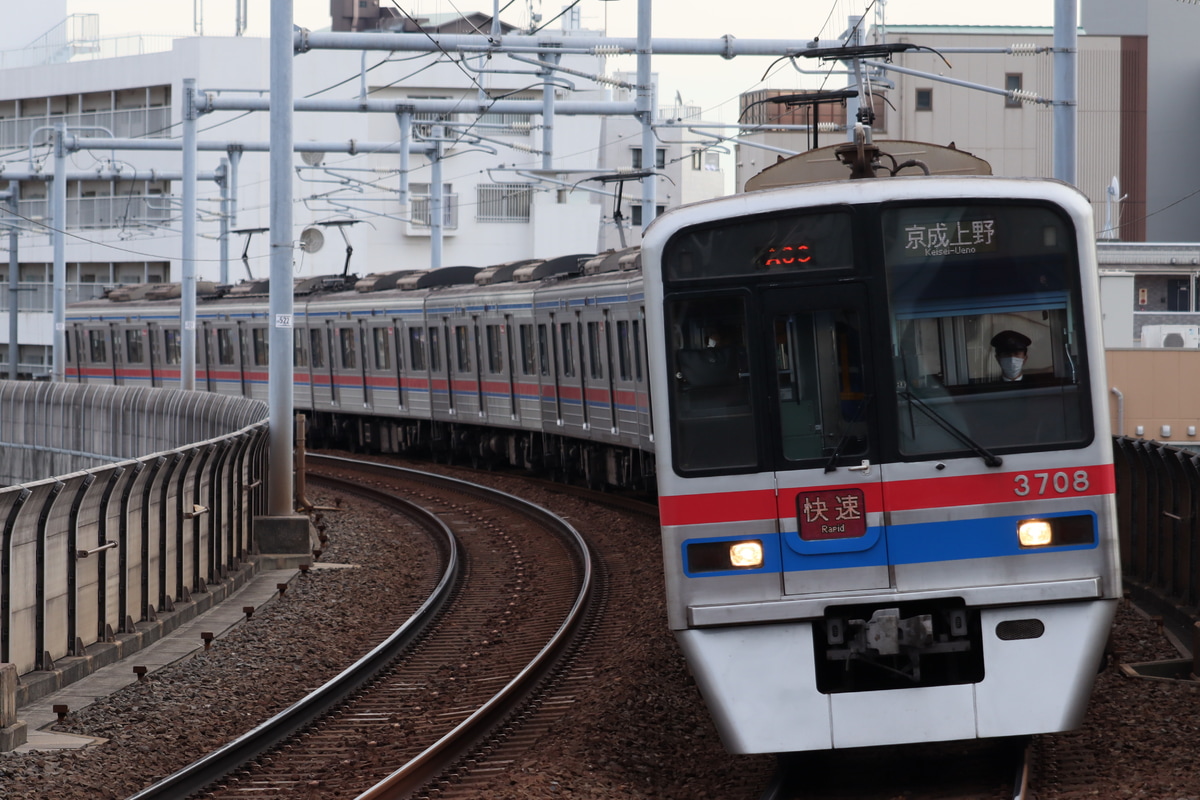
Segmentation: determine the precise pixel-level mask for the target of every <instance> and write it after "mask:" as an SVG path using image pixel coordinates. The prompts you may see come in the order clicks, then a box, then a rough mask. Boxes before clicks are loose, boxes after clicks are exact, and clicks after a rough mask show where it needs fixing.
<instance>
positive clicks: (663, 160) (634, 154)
mask: <svg viewBox="0 0 1200 800" xmlns="http://www.w3.org/2000/svg"><path fill="white" fill-rule="evenodd" d="M629 152H630V156H631V159H632V163H633V168H634V169H641V168H642V148H640V147H631V148H629ZM665 166H667V151H666V148H663V147H658V148H655V150H654V168H655V169H662V168H664V167H665Z"/></svg>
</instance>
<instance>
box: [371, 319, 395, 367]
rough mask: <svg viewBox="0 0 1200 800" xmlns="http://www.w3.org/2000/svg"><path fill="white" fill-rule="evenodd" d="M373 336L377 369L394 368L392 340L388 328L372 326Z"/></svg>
mask: <svg viewBox="0 0 1200 800" xmlns="http://www.w3.org/2000/svg"><path fill="white" fill-rule="evenodd" d="M371 338H372V340H373V343H374V345H375V369H391V368H392V340H391V337H390V336H389V335H388V329H387V328H372V329H371Z"/></svg>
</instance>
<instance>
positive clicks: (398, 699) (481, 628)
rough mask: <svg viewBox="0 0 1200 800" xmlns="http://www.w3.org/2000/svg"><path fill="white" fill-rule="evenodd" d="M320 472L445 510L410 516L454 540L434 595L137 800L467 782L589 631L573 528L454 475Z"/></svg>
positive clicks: (347, 465) (587, 567)
mask: <svg viewBox="0 0 1200 800" xmlns="http://www.w3.org/2000/svg"><path fill="white" fill-rule="evenodd" d="M309 467H310V477H318V478H319V479H320V480H322V481H325V482H327V483H329V484H330V485H331V486H336V488H337V491H339V492H343V493H352V494H355V495H358V496H362V497H364V498H368V499H370V500H371V501H373V502H385V503H388V504H389V505H392V506H395V505H397V504H402V501H401V500H400V498H399V497H398V494H399V493H401V492H403V493H405V494H406V495H408V496H409V497H411V498H415V500H416V502H417V503H419V505H420V506H423V507H426V508H428V509H430V510H431V511H434V512H436V519H437V521H435V520H434V519H433V518H431V517H430V516H429V515H428V514H421V513H420V512H418V511H416V510H413V509H412V508H410V509H409V511H408V512H406V513H411V514H415V515H417V517H418V518H420V519H422V520H423V521H422V525H424V526H426V527H427V528H430V529H437V530H438V531H439V536H440V538H441V539H442V541H443V542H444V545H443V548H442V549H443V565H442V570H441V576H442V577H441V579H440V580H439V582H438V585H437V589H436V591H434V592H433V593H432V594H431V596H430V599H429V600H428V601H427V602H426V603H425V605H424V606H422V608H421V610H420V611H419V612H418V614H417V615H415V616H414V617H413V618H412V619H411V620H407V621H405V622H403V623H402V624H400V625H399V627H398V628H397V629H396V631H395V632H394V633H393V634H392V635H390V636H388V637H387V639H386V641H384V642H383V643H381V644H380V645H378V646H377V647H376V648H375V649H373V650H372V651H371V652H370V653H369V654H368V655H367V656H365V657H363V658H362V659H360V661H359V662H357V663H356V664H355V665H353V666H352V667H350V668H348V669H347V670H346V671H344V672H343V673H342V674H341V675H339V676H338V677H337V678H335V679H334V680H331V681H330V682H329V683H327V684H326V685H325V686H322V687H321V688H320V689H318V690H317V691H315V692H314V693H313V694H311V695H309V696H308V697H306V698H305V699H304V700H303V701H301V702H299V703H296V704H295V705H294V706H292V707H291V708H289V709H287V710H285V711H284V712H282V713H281V714H279V715H277V716H276V717H275V718H273V719H272V720H270V721H268V722H267V723H264V724H263V725H260V726H259V727H258V728H256V729H254V730H253V731H251V732H250V733H248V734H246V735H245V736H243V737H241V738H240V739H238V740H236V741H234V742H231V743H230V744H228V745H226V746H225V747H223V748H221V749H220V750H218V751H216V752H214V753H213V754H211V755H210V756H208V757H206V758H205V759H203V760H201V761H199V762H197V763H195V764H193V765H191V766H189V767H188V768H186V769H184V770H181V771H180V772H178V773H176V774H174V775H171V776H168V777H167V778H165V779H163V780H162V781H159V782H158V783H156V784H155V785H154V786H151V787H149V788H148V789H146V790H144V791H142V792H140V793H138V794H137V795H135V797H136V798H138V799H139V800H146V799H148V798H166V797H172V798H177V797H182V796H187V795H190V794H194V793H196V792H199V791H201V790H203V792H204V794H203V796H204V797H206V798H209V797H211V798H224V797H238V798H248V797H249V798H252V797H257V796H262V797H267V796H270V797H279V796H280V795H281V793H282V794H283V795H284V796H289V797H321V798H334V797H364V798H387V797H402V796H411V795H413V794H414V793H415V792H418V791H419V790H420V789H421V788H422V787H423V786H425V785H427V784H431V785H433V786H434V787H435V788H436V785H437V784H436V781H437V779H438V778H439V776H441V775H442V774H443V773H446V772H447V771H448V769H449V767H450V765H453V764H456V763H457V764H459V766H458V768H457V770H456V771H455V772H454V773H453V774H449V775H448V777H446V778H445V779H443V783H447V782H451V781H461V779H462V776H463V775H464V773H465V772H467V771H469V770H470V769H472V768H473V769H476V770H480V769H482V767H481V764H483V763H485V762H486V761H487V760H488V758H489V757H490V754H493V753H495V752H497V750H502V749H503V742H505V741H511V740H512V739H513V738H514V732H515V731H516V728H517V727H518V726H519V725H520V723H521V722H522V720H523V719H525V718H528V717H530V716H535V715H534V714H533V713H532V712H531V711H530V710H529V709H531V708H535V707H536V706H537V705H538V704H539V700H540V699H542V698H541V697H540V696H539V694H538V689H539V685H540V684H542V682H543V681H545V680H546V679H547V678H548V677H550V676H551V675H552V673H553V671H554V669H555V668H556V666H559V665H561V663H562V659H563V658H564V657H566V656H567V655H568V654H569V652H570V651H571V649H572V647H573V646H575V644H577V640H576V639H575V638H574V637H576V636H578V635H579V634H580V633H581V632H583V633H586V631H587V630H588V628H589V624H590V623H589V615H590V614H593V613H594V606H595V603H594V601H593V595H594V580H593V579H594V573H593V570H592V566H591V561H590V556H589V554H588V552H587V547H586V545H585V544H584V542H583V541H582V539H581V538H580V537H579V535H578V534H577V533H576V532H575V531H574V529H573V528H571V526H570V525H569V524H567V523H566V522H564V521H562V520H560V519H558V518H556V517H554V516H553V515H551V514H549V513H548V512H545V511H543V510H541V509H538V508H536V507H533V506H530V505H529V504H526V503H524V502H523V501H521V500H519V499H518V498H515V497H513V496H511V495H505V494H503V493H501V492H496V491H495V490H490V489H487V488H486V487H480V486H474V485H470V484H467V483H465V482H462V481H457V480H454V479H447V478H442V477H440V476H432V475H427V474H419V473H415V472H412V471H408V470H400V469H397V468H394V467H387V466H382V465H372V464H364V463H361V462H353V461H349V460H346V459H337V458H332V457H317V456H311V455H310V457H309ZM485 498H486V499H485ZM403 504H404V505H408V506H411V505H412V504H411V502H410V503H403ZM386 608H387V603H386V599H384V598H381V605H380V608H379V609H365V610H364V611H366V613H379V614H380V615H381V617H385V616H386ZM542 705H543V707H544V705H545V704H544V702H543V703H542ZM522 708H524V709H525V710H524V711H522ZM489 735H490V738H489ZM498 743H499V744H498ZM473 754H474V755H473ZM223 775H224V776H227V777H225V778H223V779H222V780H221V781H220V782H219V783H216V784H214V780H215V779H216V778H218V777H219V776H223ZM431 782H432V783H431Z"/></svg>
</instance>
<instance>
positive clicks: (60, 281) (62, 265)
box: [50, 122, 67, 383]
mask: <svg viewBox="0 0 1200 800" xmlns="http://www.w3.org/2000/svg"><path fill="white" fill-rule="evenodd" d="M66 135H67V126H66V123H64V122H60V123H58V125H56V126H55V127H54V181H53V182H52V183H51V185H50V188H51V191H52V192H53V193H54V197H53V198H52V200H53V205H52V211H51V215H52V216H53V217H54V229H53V231H52V232H51V236H52V237H53V239H54V279H53V283H54V349H53V353H52V354H51V357H50V380H51V381H53V382H55V383H62V382H63V379H64V377H65V372H64V368H65V364H64V359H65V357H66V352H67V351H66V346H67V249H66V248H67V243H66V235H67V233H66V231H67V148H66V146H65V143H64V141H63V139H64V137H66Z"/></svg>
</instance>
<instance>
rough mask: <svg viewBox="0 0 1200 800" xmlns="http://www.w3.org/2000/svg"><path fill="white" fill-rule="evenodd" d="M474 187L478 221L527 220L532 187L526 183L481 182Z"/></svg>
mask: <svg viewBox="0 0 1200 800" xmlns="http://www.w3.org/2000/svg"><path fill="white" fill-rule="evenodd" d="M475 188H476V206H475V219H477V220H479V221H480V222H528V221H529V206H530V203H531V201H532V199H533V187H532V186H530V184H528V183H481V184H479V186H477V187H475Z"/></svg>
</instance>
